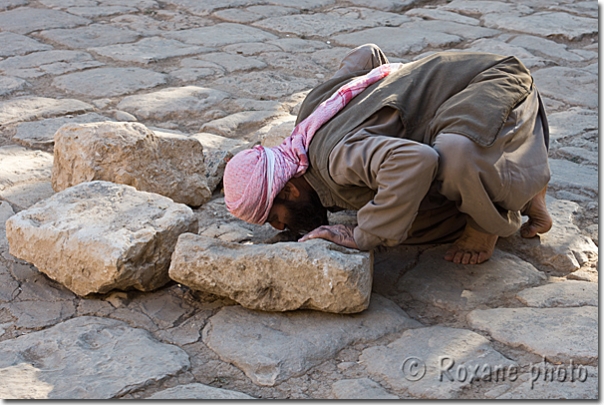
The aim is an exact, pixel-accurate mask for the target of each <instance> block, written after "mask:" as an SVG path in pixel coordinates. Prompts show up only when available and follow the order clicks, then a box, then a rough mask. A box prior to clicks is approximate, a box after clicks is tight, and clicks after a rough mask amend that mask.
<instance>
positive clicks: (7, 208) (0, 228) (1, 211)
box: [0, 201, 15, 299]
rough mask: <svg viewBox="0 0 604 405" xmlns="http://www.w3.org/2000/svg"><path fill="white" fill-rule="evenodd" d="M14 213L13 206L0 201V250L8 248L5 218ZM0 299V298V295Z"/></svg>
mask: <svg viewBox="0 0 604 405" xmlns="http://www.w3.org/2000/svg"><path fill="white" fill-rule="evenodd" d="M13 215H15V211H13V207H11V205H10V204H9V203H8V202H6V201H0V251H3V250H7V249H8V240H7V239H6V225H5V223H6V220H7V219H9V218H10V217H12V216H13ZM0 299H2V298H1V297H0Z"/></svg>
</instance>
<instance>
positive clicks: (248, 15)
mask: <svg viewBox="0 0 604 405" xmlns="http://www.w3.org/2000/svg"><path fill="white" fill-rule="evenodd" d="M297 12H298V10H297V9H295V8H293V7H281V6H251V7H247V8H245V9H236V8H229V9H225V10H219V11H217V12H215V13H214V16H216V17H218V18H220V19H222V20H225V21H229V22H233V23H243V24H245V23H251V22H254V21H258V20H260V19H262V18H267V17H277V16H284V15H288V14H294V13H297Z"/></svg>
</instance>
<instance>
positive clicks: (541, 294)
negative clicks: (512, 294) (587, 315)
mask: <svg viewBox="0 0 604 405" xmlns="http://www.w3.org/2000/svg"><path fill="white" fill-rule="evenodd" d="M516 298H518V299H519V300H520V301H521V302H522V303H523V304H524V305H527V306H529V307H538V308H543V307H548V308H549V307H581V306H584V305H591V306H594V307H597V306H598V284H597V283H589V282H587V281H572V280H568V281H564V282H557V283H549V284H545V285H542V286H539V287H534V288H528V289H526V290H522V291H520V292H519V293H518V294H516Z"/></svg>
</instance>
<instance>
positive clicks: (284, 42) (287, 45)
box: [263, 38, 329, 53]
mask: <svg viewBox="0 0 604 405" xmlns="http://www.w3.org/2000/svg"><path fill="white" fill-rule="evenodd" d="M267 43H268V44H271V45H275V46H276V47H278V48H279V49H270V48H268V49H264V50H263V52H272V51H275V50H276V51H278V50H281V51H284V52H291V53H311V52H314V51H316V50H319V49H327V48H329V45H327V44H325V43H324V42H321V41H312V40H308V39H301V38H279V39H276V40H274V41H268V42H267ZM264 46H266V44H264Z"/></svg>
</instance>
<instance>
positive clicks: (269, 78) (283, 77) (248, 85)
mask: <svg viewBox="0 0 604 405" xmlns="http://www.w3.org/2000/svg"><path fill="white" fill-rule="evenodd" d="M320 83H321V82H320V81H319V80H317V79H307V78H301V77H296V76H293V75H288V74H283V73H280V72H275V71H267V72H250V73H243V74H236V75H229V76H226V77H223V78H220V79H217V80H216V81H214V86H213V87H216V88H219V89H221V90H224V91H227V92H229V93H232V94H238V95H239V96H240V97H248V98H249V97H255V98H262V99H265V100H278V99H281V98H283V97H285V96H289V95H292V94H294V93H297V92H299V91H303V90H308V89H310V88H313V87H315V86H317V85H318V84H320Z"/></svg>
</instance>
